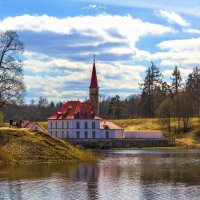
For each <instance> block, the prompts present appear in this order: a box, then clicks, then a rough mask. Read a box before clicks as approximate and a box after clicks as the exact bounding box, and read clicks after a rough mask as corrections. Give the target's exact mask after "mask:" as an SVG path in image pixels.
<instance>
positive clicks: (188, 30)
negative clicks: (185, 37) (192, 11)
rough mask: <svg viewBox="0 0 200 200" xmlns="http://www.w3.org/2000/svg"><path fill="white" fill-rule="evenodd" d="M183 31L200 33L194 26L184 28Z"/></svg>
mask: <svg viewBox="0 0 200 200" xmlns="http://www.w3.org/2000/svg"><path fill="white" fill-rule="evenodd" d="M183 31H184V32H186V33H193V34H200V30H198V29H193V28H189V29H184V30H183Z"/></svg>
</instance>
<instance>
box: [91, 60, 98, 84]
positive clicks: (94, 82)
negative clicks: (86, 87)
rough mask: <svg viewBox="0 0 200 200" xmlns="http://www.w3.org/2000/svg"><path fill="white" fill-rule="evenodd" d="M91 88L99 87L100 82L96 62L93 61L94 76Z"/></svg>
mask: <svg viewBox="0 0 200 200" xmlns="http://www.w3.org/2000/svg"><path fill="white" fill-rule="evenodd" d="M90 88H98V82H97V74H96V67H95V62H94V63H93V69H92V77H91V82H90Z"/></svg>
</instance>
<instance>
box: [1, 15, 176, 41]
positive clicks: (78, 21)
mask: <svg viewBox="0 0 200 200" xmlns="http://www.w3.org/2000/svg"><path fill="white" fill-rule="evenodd" d="M10 29H15V30H29V31H35V32H42V31H50V32H54V33H58V34H72V33H73V32H75V31H77V32H79V33H81V34H82V35H85V36H101V37H102V38H103V39H104V40H108V41H110V42H111V41H119V40H120V41H121V40H122V38H117V37H114V36H113V35H112V34H111V33H110V32H109V31H110V30H115V32H116V33H118V34H119V35H120V36H122V37H124V40H128V41H131V42H132V44H134V43H135V42H136V41H138V39H139V37H141V36H143V35H147V34H155V35H162V34H165V33H172V32H174V30H173V29H172V28H170V27H165V26H162V25H159V24H153V23H149V22H144V21H142V20H140V19H133V18H132V17H131V16H130V15H126V16H120V15H108V14H100V15H97V16H75V17H66V18H56V17H51V16H48V15H42V16H31V15H28V14H25V15H22V16H16V17H8V18H5V19H4V20H2V21H0V30H10Z"/></svg>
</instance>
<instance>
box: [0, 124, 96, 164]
mask: <svg viewBox="0 0 200 200" xmlns="http://www.w3.org/2000/svg"><path fill="white" fill-rule="evenodd" d="M0 138H1V139H0V162H1V163H2V162H4V163H33V162H66V161H91V160H95V157H94V155H93V154H92V153H90V152H87V151H86V150H82V149H78V148H75V147H73V146H71V145H70V144H68V143H67V142H65V141H63V140H61V139H59V138H56V137H54V136H51V135H49V134H46V133H41V132H37V131H31V130H29V129H13V128H0Z"/></svg>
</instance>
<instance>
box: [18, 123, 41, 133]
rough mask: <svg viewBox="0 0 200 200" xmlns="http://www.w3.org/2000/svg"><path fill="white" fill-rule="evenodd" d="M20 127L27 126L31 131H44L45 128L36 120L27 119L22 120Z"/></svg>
mask: <svg viewBox="0 0 200 200" xmlns="http://www.w3.org/2000/svg"><path fill="white" fill-rule="evenodd" d="M21 128H29V129H32V130H33V131H40V132H45V129H44V128H43V127H42V126H41V125H40V124H39V123H38V122H30V121H28V120H23V121H22V124H21Z"/></svg>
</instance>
